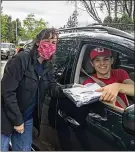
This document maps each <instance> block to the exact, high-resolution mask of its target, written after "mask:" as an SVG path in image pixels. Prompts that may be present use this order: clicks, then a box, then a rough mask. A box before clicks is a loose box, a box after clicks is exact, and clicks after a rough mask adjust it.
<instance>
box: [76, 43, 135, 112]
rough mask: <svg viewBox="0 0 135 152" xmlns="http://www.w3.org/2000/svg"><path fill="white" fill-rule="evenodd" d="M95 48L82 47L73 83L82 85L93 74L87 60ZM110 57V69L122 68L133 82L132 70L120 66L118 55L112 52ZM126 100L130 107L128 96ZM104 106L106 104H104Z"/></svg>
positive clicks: (131, 99)
mask: <svg viewBox="0 0 135 152" xmlns="http://www.w3.org/2000/svg"><path fill="white" fill-rule="evenodd" d="M95 47H98V46H92V45H84V46H83V47H82V50H81V52H80V56H79V59H78V63H77V67H76V72H75V78H74V83H79V84H83V82H84V80H86V79H87V78H88V77H89V75H91V74H93V73H94V72H95V71H94V68H93V67H92V65H91V63H90V59H89V53H90V50H92V49H94V48H95ZM112 56H113V58H114V64H113V65H112V68H115V69H117V68H122V69H124V70H126V71H127V72H128V73H129V77H130V78H131V80H133V81H134V74H135V73H134V72H133V71H134V68H133V67H131V66H125V65H121V63H120V59H119V56H120V53H118V52H114V51H112ZM127 98H128V100H129V104H130V105H131V104H133V98H132V97H129V96H127ZM105 104H108V103H105ZM110 106H112V105H110ZM117 110H120V109H117ZM120 111H121V110H120ZM122 111H123V110H122Z"/></svg>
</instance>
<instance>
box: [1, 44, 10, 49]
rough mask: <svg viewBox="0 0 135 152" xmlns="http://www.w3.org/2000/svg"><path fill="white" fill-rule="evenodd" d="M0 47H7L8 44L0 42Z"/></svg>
mask: <svg viewBox="0 0 135 152" xmlns="http://www.w3.org/2000/svg"><path fill="white" fill-rule="evenodd" d="M1 48H9V44H6V43H1Z"/></svg>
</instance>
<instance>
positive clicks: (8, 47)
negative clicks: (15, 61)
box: [0, 43, 16, 59]
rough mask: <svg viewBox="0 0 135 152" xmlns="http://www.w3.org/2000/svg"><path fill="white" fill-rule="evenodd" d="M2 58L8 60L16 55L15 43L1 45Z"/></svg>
mask: <svg viewBox="0 0 135 152" xmlns="http://www.w3.org/2000/svg"><path fill="white" fill-rule="evenodd" d="M0 48H1V58H4V59H8V58H9V56H13V55H14V54H15V53H16V48H15V45H14V44H13V43H1V44H0Z"/></svg>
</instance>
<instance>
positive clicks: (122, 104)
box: [81, 68, 127, 109]
mask: <svg viewBox="0 0 135 152" xmlns="http://www.w3.org/2000/svg"><path fill="white" fill-rule="evenodd" d="M81 71H82V72H83V73H84V74H86V75H87V76H88V77H90V78H91V79H92V80H94V81H95V82H96V83H97V84H98V85H99V86H101V87H104V86H106V84H105V83H104V82H102V81H101V80H99V79H97V78H95V77H93V76H90V75H89V74H88V73H87V72H85V70H84V69H83V68H82V69H81ZM116 100H117V102H118V103H119V104H120V105H121V106H122V107H123V108H124V109H125V108H126V107H127V106H126V104H125V102H124V101H123V100H122V99H121V98H120V97H119V96H117V97H116Z"/></svg>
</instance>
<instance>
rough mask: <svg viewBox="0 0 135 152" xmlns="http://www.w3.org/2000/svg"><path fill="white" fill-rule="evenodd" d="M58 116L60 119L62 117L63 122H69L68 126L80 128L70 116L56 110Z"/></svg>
mask: <svg viewBox="0 0 135 152" xmlns="http://www.w3.org/2000/svg"><path fill="white" fill-rule="evenodd" d="M58 114H59V116H60V117H62V118H63V119H64V120H65V121H67V122H69V123H70V124H72V125H74V126H80V124H79V122H77V121H76V120H75V119H73V118H71V117H70V116H68V115H67V114H66V113H64V112H63V111H61V110H58Z"/></svg>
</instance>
